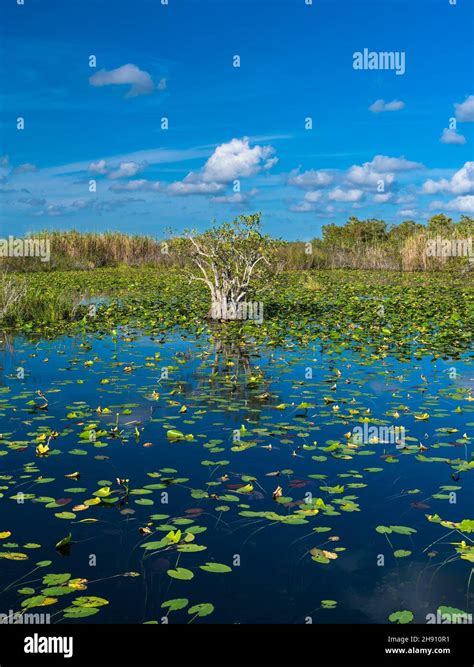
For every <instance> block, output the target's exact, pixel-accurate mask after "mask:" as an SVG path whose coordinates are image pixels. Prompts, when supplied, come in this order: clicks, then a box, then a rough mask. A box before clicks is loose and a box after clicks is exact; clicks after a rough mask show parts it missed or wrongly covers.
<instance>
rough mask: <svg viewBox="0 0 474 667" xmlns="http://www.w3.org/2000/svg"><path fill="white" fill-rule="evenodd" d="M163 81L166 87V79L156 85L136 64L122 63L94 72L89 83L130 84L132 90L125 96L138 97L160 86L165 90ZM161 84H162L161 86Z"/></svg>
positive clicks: (95, 84)
mask: <svg viewBox="0 0 474 667" xmlns="http://www.w3.org/2000/svg"><path fill="white" fill-rule="evenodd" d="M162 81H165V83H164V87H166V80H163V79H162V80H161V81H160V83H159V84H158V86H155V84H154V83H153V79H152V78H151V76H150V75H149V74H148V72H145V71H143V70H141V69H140V68H139V67H137V66H136V65H133V64H131V63H128V64H127V65H122V66H121V67H117V69H112V70H105V69H101V70H100V71H99V72H96V74H93V75H92V76H91V77H89V83H90V84H91V86H97V87H101V86H115V85H119V86H123V85H130V90H129V91H128V93H127V94H126V96H125V97H137V96H138V95H149V94H150V93H152V92H153V90H155V88H159V89H160V90H163V84H162ZM160 85H161V86H162V87H161V88H160Z"/></svg>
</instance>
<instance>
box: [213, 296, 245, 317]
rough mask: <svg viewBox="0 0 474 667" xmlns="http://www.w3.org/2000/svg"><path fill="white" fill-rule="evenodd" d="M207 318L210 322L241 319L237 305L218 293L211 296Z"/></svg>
mask: <svg viewBox="0 0 474 667" xmlns="http://www.w3.org/2000/svg"><path fill="white" fill-rule="evenodd" d="M207 317H208V319H211V320H224V321H233V320H238V319H242V317H241V315H240V307H239V304H238V303H236V302H235V301H234V300H233V299H230V298H229V296H228V295H222V294H220V293H218V292H216V293H214V294H213V295H212V304H211V308H210V310H209V312H208V314H207Z"/></svg>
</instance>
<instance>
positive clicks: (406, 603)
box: [0, 332, 474, 623]
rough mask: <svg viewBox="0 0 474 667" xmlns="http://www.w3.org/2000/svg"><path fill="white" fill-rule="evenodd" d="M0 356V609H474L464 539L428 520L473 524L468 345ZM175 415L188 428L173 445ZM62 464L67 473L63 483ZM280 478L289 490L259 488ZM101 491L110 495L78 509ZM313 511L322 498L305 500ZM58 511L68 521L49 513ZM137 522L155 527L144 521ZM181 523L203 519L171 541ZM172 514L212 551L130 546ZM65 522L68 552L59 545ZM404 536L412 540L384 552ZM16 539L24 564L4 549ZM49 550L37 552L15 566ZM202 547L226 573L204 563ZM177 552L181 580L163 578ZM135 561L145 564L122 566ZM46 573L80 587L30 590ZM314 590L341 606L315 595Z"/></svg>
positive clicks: (163, 348)
mask: <svg viewBox="0 0 474 667" xmlns="http://www.w3.org/2000/svg"><path fill="white" fill-rule="evenodd" d="M157 353H159V354H157ZM86 362H87V363H86ZM89 362H92V364H90V363H89ZM1 363H2V366H3V370H2V389H1V393H0V399H1V402H0V419H1V426H0V430H1V432H2V435H1V437H2V439H1V440H0V455H1V456H0V475H1V478H0V533H2V532H11V536H8V537H4V538H3V539H1V540H0V552H1V554H3V556H2V558H0V590H2V589H4V588H5V587H8V586H9V585H10V584H11V583H12V582H13V581H15V580H16V579H20V578H22V577H24V579H23V578H22V579H20V581H19V582H18V583H17V584H15V585H14V586H12V587H9V588H8V589H7V590H6V591H3V592H2V593H0V613H8V612H9V610H14V611H15V610H21V609H22V602H23V601H25V600H27V599H31V597H34V596H42V597H46V598H48V597H50V598H52V599H53V600H56V601H53V602H51V604H48V605H47V606H33V607H32V609H30V611H35V612H47V613H50V614H51V615H52V622H81V621H80V620H78V621H75V620H74V619H71V618H64V617H63V611H62V610H64V609H65V608H67V607H71V606H74V604H73V600H75V599H76V598H78V597H80V596H97V597H99V598H103V599H104V601H108V604H103V606H100V607H97V608H98V610H99V611H98V612H97V613H95V614H94V615H93V616H91V617H84V622H97V623H110V622H119V623H142V622H144V621H153V620H155V621H156V620H158V621H160V619H161V618H162V617H163V616H165V615H166V610H165V609H162V608H161V605H162V603H163V602H165V601H167V600H170V599H176V598H187V599H188V600H189V605H188V606H187V607H185V608H183V609H181V610H179V611H172V612H170V613H169V616H168V620H169V622H183V623H186V622H188V621H189V620H190V619H191V618H194V616H195V614H194V613H192V614H188V609H189V607H192V606H193V605H196V604H201V603H211V604H212V605H213V606H214V611H213V613H211V614H210V615H207V616H203V617H202V618H200V617H199V616H198V617H197V618H196V619H195V620H194V622H205V623H206V622H209V623H216V622H217V623H264V622H265V623H305V622H309V619H311V620H312V622H313V623H374V622H387V621H388V616H389V615H390V614H392V613H393V612H396V611H399V610H411V611H412V612H413V614H414V616H415V621H417V622H426V620H425V619H426V615H427V614H429V613H436V610H437V608H438V607H439V606H440V605H445V606H450V607H456V608H459V609H461V610H465V611H469V610H472V593H470V594H468V593H467V591H468V579H469V575H470V572H471V568H472V567H474V564H473V562H472V561H469V560H468V559H465V558H460V557H459V555H458V554H457V553H456V546H455V545H453V544H452V543H459V542H461V540H463V539H464V540H466V541H467V544H468V545H469V544H472V542H470V540H469V537H470V535H469V533H466V532H464V533H463V535H461V534H460V533H459V532H458V531H456V530H454V531H453V528H449V527H443V526H441V525H440V524H439V523H436V522H430V521H428V519H427V517H426V515H436V514H437V515H439V517H441V519H442V520H447V521H453V522H460V521H462V520H463V519H472V515H473V512H472V510H473V500H474V493H473V484H472V476H473V474H474V471H473V470H472V469H468V465H466V464H469V463H472V442H473V438H474V429H473V424H474V417H473V410H474V404H473V403H474V402H471V401H470V400H468V399H469V397H470V387H471V386H472V377H473V375H474V371H473V368H472V361H471V360H468V359H467V358H464V359H460V360H456V361H450V360H445V361H442V360H437V361H432V360H431V359H428V358H426V359H421V360H412V361H411V362H410V363H408V362H407V361H405V362H401V361H397V360H396V359H394V358H391V357H387V358H385V359H382V358H377V357H373V358H362V357H360V356H358V354H357V353H355V352H347V351H344V352H343V353H342V356H339V357H336V356H335V355H334V354H333V355H331V354H329V353H327V352H325V351H324V350H323V349H322V348H321V347H320V346H319V345H317V344H316V345H312V346H308V347H306V348H297V347H288V348H286V349H282V348H265V347H259V348H258V349H256V348H252V347H250V346H247V347H245V346H243V345H242V346H240V350H239V349H238V346H226V345H223V344H221V343H219V342H218V343H217V344H216V343H215V342H212V341H210V340H209V339H208V338H207V337H204V336H203V337H201V338H199V339H197V340H196V338H195V337H193V336H188V335H186V334H181V333H180V332H176V334H174V335H173V336H171V337H169V338H168V339H167V340H166V341H163V342H160V341H158V340H151V339H150V338H146V337H136V338H135V337H133V336H130V337H129V338H127V336H126V335H124V334H123V333H120V332H119V335H118V337H116V338H111V337H106V338H103V339H100V338H94V337H90V338H84V339H81V338H67V337H64V338H61V339H57V340H54V341H44V340H41V341H39V342H38V343H35V344H32V343H28V342H26V341H25V340H23V339H15V340H14V341H13V343H12V346H11V347H10V348H9V349H7V350H4V351H3V353H2V359H1ZM19 368H24V372H25V377H24V379H21V375H22V372H21V371H18V369H19ZM164 368H166V369H167V372H168V378H167V379H166V372H165V377H164V378H163V379H161V380H160V377H161V376H162V374H163V369H164ZM422 374H423V375H424V377H425V379H422V378H421V375H422ZM18 375H20V378H19V377H18ZM37 390H40V391H41V392H43V394H44V395H45V396H46V400H47V401H48V409H47V410H46V409H39V408H40V407H41V406H42V405H43V404H44V402H45V399H42V398H41V396H39V395H37V394H36V393H35V392H36V391H37ZM154 391H155V392H156V393H157V394H159V396H157V395H156V394H155V395H153V392H154ZM32 401H33V402H34V404H36V407H35V405H34V404H32V403H31V402H32ZM301 403H307V404H310V407H298V406H300V405H301ZM282 404H283V405H282ZM99 406H100V408H101V409H102V410H103V409H104V408H108V409H109V410H110V413H104V412H102V413H100V412H97V408H98V407H99ZM183 406H185V407H186V410H185V411H184V410H183ZM277 406H278V407H277ZM351 410H352V412H350V411H351ZM394 412H395V413H397V414H398V417H397V416H394V414H393V413H394ZM424 414H427V415H428V418H427V419H424V418H423V419H416V418H415V415H418V416H423V415H424ZM117 415H118V417H117ZM363 419H365V420H367V422H366V423H367V426H373V425H378V426H384V425H385V426H397V425H398V426H399V427H404V428H405V429H406V431H405V441H404V445H405V447H406V449H400V448H399V447H397V444H396V443H395V442H394V441H391V442H385V443H384V442H382V443H381V442H363V443H362V444H359V443H353V438H352V437H349V433H351V432H352V431H353V430H354V428H355V427H357V426H361V427H363V425H364V422H363V421H362V420H363ZM88 425H89V426H90V425H96V426H95V432H96V434H97V435H96V439H95V440H94V438H93V437H92V438H91V437H88V433H87V431H86V433H85V435H84V431H85V429H86V427H87V426H88ZM242 426H244V429H242ZM114 428H116V429H117V430H118V432H120V434H119V435H117V431H116V432H115V433H114V432H113V429H114ZM101 429H102V430H104V431H105V432H106V433H105V434H104V435H100V430H101ZM136 429H137V430H136ZM170 429H177V430H179V431H181V432H182V433H184V434H192V435H193V436H194V439H193V440H178V441H172V440H170V439H169V438H168V437H167V435H166V434H167V431H169V430H170ZM440 429H441V430H440ZM443 429H445V430H443ZM454 429H455V430H454ZM51 431H57V432H58V433H59V435H58V437H56V438H54V439H51V441H50V451H49V453H48V455H46V456H39V457H38V456H37V455H36V448H37V446H38V444H40V443H41V442H43V443H44V442H46V441H47V440H46V439H43V441H41V434H42V433H44V434H45V436H44V438H47V437H48V436H49V435H50V433H51ZM89 432H90V429H89ZM81 434H83V437H81ZM346 434H347V435H346ZM464 436H467V437H464ZM238 437H240V443H251V446H249V447H248V448H244V447H243V446H242V445H239V441H238V440H237V441H236V438H238ZM38 438H40V439H38ZM314 442H316V443H317V446H316V447H315V448H314V449H308V448H307V447H314ZM351 443H352V444H355V446H354V447H348V444H351ZM420 443H421V444H422V445H423V447H426V448H427V449H426V451H425V450H424V449H422V450H421V451H420V449H419V445H420ZM398 444H399V446H400V443H398ZM401 444H403V443H401ZM270 445H271V449H270V448H269V446H270ZM232 448H234V450H232ZM420 455H421V456H420ZM313 457H316V459H315V458H313ZM432 458H437V459H441V460H437V461H430V459H432ZM219 462H221V464H219ZM27 464H29V466H27V468H26V469H25V466H26V465H27ZM463 465H464V467H465V468H466V470H461V471H460V472H459V467H462V466H463ZM471 468H472V466H471ZM74 472H79V473H80V478H79V479H67V478H65V475H66V474H71V473H74ZM276 472H278V473H279V474H278V475H274V476H268V473H276ZM148 473H159V475H157V476H154V477H153V476H150V475H149V474H148ZM224 475H227V476H228V477H225V478H224V479H223V480H222V479H221V478H222V477H223V476H224ZM40 477H42V478H43V479H38V478H40ZM117 478H122V479H128V480H129V482H128V483H126V484H125V485H119V484H118V483H117ZM252 478H255V479H252ZM163 479H164V480H165V481H163ZM175 479H177V480H178V481H177V482H174V480H175ZM249 479H250V481H249ZM248 484H250V485H251V486H250V488H249V489H247V491H246V490H245V486H246V485H248ZM149 485H158V487H160V486H161V488H153V489H147V488H146V487H147V486H149ZM127 486H128V489H129V493H128V494H127V492H126V487H127ZM277 486H280V487H281V489H282V497H283V499H284V502H283V503H282V502H281V499H280V501H278V502H277V501H276V500H274V499H273V498H272V494H273V492H274V491H275V490H276V488H277ZM443 486H448V487H453V488H452V489H441V487H443ZM101 487H110V489H111V493H110V495H109V496H108V497H107V499H108V500H110V499H112V500H115V499H118V500H117V502H115V503H114V504H109V503H108V504H104V503H103V502H100V503H99V504H96V505H91V506H88V507H87V505H86V507H87V508H86V509H83V510H82V509H81V510H77V511H74V509H73V508H74V507H76V506H78V505H79V506H84V502H85V501H87V500H90V499H93V498H94V495H93V494H94V492H96V491H97V490H98V489H100V488H101ZM241 487H244V490H243V491H239V488H241ZM252 487H253V488H252ZM321 487H323V488H322V489H321ZM341 487H343V488H341ZM77 489H84V490H83V491H79V492H76V490H77ZM140 490H144V493H140ZM137 491H138V493H137ZM19 492H23V493H24V494H26V496H25V497H24V499H23V500H24V501H23V502H22V497H21V496H18V495H17V494H18V493H19ZM28 494H30V495H28ZM163 494H164V495H163ZM450 494H452V495H450ZM212 495H214V497H209V496H212ZM12 496H13V497H14V498H12ZM222 496H224V498H222ZM433 496H438V497H433ZM96 498H97V497H96ZM319 498H320V499H322V503H321V502H319V504H317V503H318V501H317V499H319ZM143 501H145V502H143ZM305 501H306V502H305ZM311 503H312V504H311ZM48 505H49V507H48ZM312 507H313V508H314V507H316V508H319V513H318V514H314V515H304V514H302V513H301V510H305V509H308V508H312ZM62 512H73V514H75V517H71V518H61V517H58V516H56V515H57V514H59V515H61V513H62ZM242 512H244V513H245V512H272V513H277V514H278V515H280V516H281V517H293V520H294V519H297V521H295V523H294V524H293V523H292V520H291V519H290V521H281V520H277V521H274V520H272V515H269V516H270V518H265V517H261V516H253V515H250V516H248V515H247V516H246V515H245V514H244V515H242V514H241V513H242ZM155 515H167V517H166V518H157V519H156V518H155V519H153V518H150V517H152V516H155ZM68 516H69V515H66V517H68ZM84 519H95V520H96V521H94V522H90V523H88V522H82V523H81V521H82V520H84ZM302 519H304V521H305V522H304V523H300V522H299V521H300V520H302ZM147 524H149V526H148V527H149V528H150V530H151V531H152V532H151V534H150V535H142V534H141V533H140V531H139V528H140V527H141V528H144V527H146V526H147ZM381 525H382V526H387V527H389V526H402V527H408V528H411V529H414V531H416V532H412V531H408V532H409V534H403V532H402V533H399V532H398V533H397V532H394V531H392V532H390V533H388V534H387V536H385V535H384V534H382V533H380V532H377V531H376V530H375V529H376V527H377V526H381ZM190 527H192V528H193V529H194V528H195V527H200V528H205V529H206V530H205V531H201V532H199V528H198V530H197V531H196V534H195V539H194V541H192V542H191V541H189V542H185V541H184V537H185V536H186V532H185V531H186V529H188V528H190ZM320 528H323V529H324V528H327V529H329V530H326V531H325V532H324V531H319V529H320ZM178 529H180V530H181V537H180V538H179V544H180V545H183V544H198V545H202V546H203V547H206V549H205V550H202V551H196V552H192V553H187V552H182V553H180V552H179V551H177V550H176V549H177V546H176V545H174V544H170V545H169V546H168V547H167V548H162V549H157V550H156V552H155V551H154V550H145V549H144V548H142V545H144V544H146V543H147V542H152V541H158V540H161V539H163V538H164V537H165V535H167V534H169V532H170V530H173V531H174V530H178ZM315 529H317V530H315ZM318 531H319V532H318ZM450 531H453V532H450ZM69 533H71V534H72V544H71V546H70V548H69V549H67V550H66V551H57V550H55V544H56V543H57V542H58V541H59V540H61V539H62V538H64V537H65V536H66V535H68V534H69ZM445 536H446V537H445ZM332 538H334V539H332ZM336 538H337V539H336ZM387 538H388V539H387ZM189 539H191V538H189ZM436 540H438V542H437V543H436V544H432V543H433V542H435V541H436ZM389 541H390V543H391V545H392V546H391V545H390V544H389ZM31 543H33V544H37V545H40V546H39V547H37V548H31V547H30V546H29V545H30V544H31ZM25 545H28V546H27V547H25ZM430 545H432V546H430ZM392 547H393V548H392ZM313 548H319V549H321V550H325V551H329V552H330V557H329V558H328V559H327V558H326V557H325V556H323V559H326V560H329V562H317V561H315V560H313V559H312V554H311V553H309V552H310V550H311V549H313ZM339 549H341V550H339ZM342 549H343V550H342ZM336 550H339V551H336ZM399 550H402V552H405V553H406V552H411V553H408V554H406V555H402V556H400V557H395V556H394V551H399ZM11 553H22V554H25V556H28V559H26V558H25V559H23V560H10V559H9V558H5V556H4V555H5V554H11ZM320 555H321V554H320ZM145 556H146V558H144V557H145ZM335 556H337V557H335ZM21 558H23V557H21ZM44 560H51V561H52V563H51V565H48V566H45V567H42V568H39V569H37V570H36V571H34V572H33V573H32V574H30V575H28V576H25V575H27V574H28V573H29V572H30V571H31V570H33V569H34V568H35V567H36V566H35V563H37V562H40V561H44ZM213 562H215V563H221V564H225V565H227V566H230V567H231V568H232V571H231V572H224V573H215V572H209V571H206V570H202V569H201V567H200V566H202V565H205V564H206V563H213ZM177 563H178V567H182V568H185V569H186V570H189V571H190V572H192V573H193V575H194V576H193V578H192V579H190V580H179V579H174V578H172V577H170V576H169V574H168V573H167V572H168V571H169V570H173V569H174V568H175V567H176V564H177ZM130 572H134V573H138V574H139V576H122V575H124V573H130ZM51 573H52V574H61V573H70V574H71V578H72V579H75V578H84V579H87V580H88V582H89V583H88V584H87V588H86V589H85V590H67V591H66V592H64V591H59V593H62V592H64V594H59V595H54V594H52V593H51V594H48V593H47V592H46V593H44V594H43V593H42V591H43V590H44V589H45V588H47V585H46V584H45V583H44V582H43V581H42V578H43V577H45V576H46V575H48V574H51ZM471 589H474V584H473V585H472V586H471ZM18 590H20V591H22V592H20V593H18V592H17V591H18ZM32 590H33V591H34V592H32ZM25 591H26V592H25ZM322 600H331V601H334V603H337V604H334V603H331V604H330V605H329V606H332V607H333V608H329V609H328V608H322V607H324V606H328V604H326V605H321V601H322ZM37 602H38V603H39V604H41V603H42V600H41V598H40V599H39V601H37ZM469 607H471V609H469ZM23 608H24V607H23Z"/></svg>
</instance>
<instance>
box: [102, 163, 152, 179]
mask: <svg viewBox="0 0 474 667" xmlns="http://www.w3.org/2000/svg"><path fill="white" fill-rule="evenodd" d="M145 166H146V165H145V164H143V163H142V164H139V163H138V162H121V163H120V165H119V167H118V169H116V170H115V171H112V172H110V174H109V178H112V179H115V178H127V177H130V176H135V175H136V174H138V172H139V171H142V170H143V169H144V167H145Z"/></svg>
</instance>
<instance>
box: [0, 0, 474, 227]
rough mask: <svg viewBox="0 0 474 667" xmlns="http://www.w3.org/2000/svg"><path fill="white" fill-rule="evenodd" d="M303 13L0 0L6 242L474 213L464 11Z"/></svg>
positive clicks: (470, 8) (366, 2)
mask: <svg viewBox="0 0 474 667" xmlns="http://www.w3.org/2000/svg"><path fill="white" fill-rule="evenodd" d="M20 1H21V0H20ZM306 2H308V0H168V5H162V4H161V0H133V1H132V0H68V1H67V2H63V0H25V4H24V5H17V4H16V0H10V2H9V3H8V6H7V3H5V4H4V6H3V7H2V11H3V15H4V16H3V21H2V28H1V34H0V38H1V42H2V53H1V58H0V69H1V80H2V83H3V85H2V92H1V95H0V101H1V104H0V154H2V155H3V158H2V160H1V163H0V191H1V192H0V194H1V200H0V201H1V202H2V203H1V204H0V230H1V233H2V236H5V235H7V234H10V233H12V234H21V233H24V232H27V231H32V230H38V229H46V228H59V229H70V228H76V229H81V230H90V231H104V230H108V229H116V230H121V231H127V232H142V233H147V234H153V235H156V236H158V237H162V236H163V235H164V233H165V230H166V229H167V228H170V227H171V228H173V229H174V230H177V231H179V230H182V229H184V228H197V229H204V228H205V227H206V226H207V225H208V224H209V223H210V221H211V220H212V219H214V218H215V219H217V220H219V221H220V220H224V219H229V218H232V217H234V216H235V215H238V214H240V213H247V212H254V211H261V212H262V213H263V220H264V224H265V227H266V230H267V231H269V232H271V233H273V234H274V235H276V236H281V237H284V238H288V239H295V238H300V239H303V240H306V239H310V238H313V237H314V236H317V235H319V233H320V230H321V226H322V225H323V224H327V223H329V222H335V223H338V224H342V223H344V222H345V220H347V218H348V217H349V216H351V215H357V216H358V217H361V218H366V217H380V218H383V219H385V220H386V221H387V222H389V223H395V222H399V221H401V220H403V219H409V218H411V219H415V220H418V221H420V222H424V221H426V220H427V218H428V217H430V216H431V215H433V214H434V213H439V212H445V213H447V214H449V215H452V216H453V217H454V218H456V219H457V218H458V217H459V216H460V215H461V214H462V213H464V214H467V215H469V214H471V215H473V214H474V162H473V160H474V152H473V145H474V144H473V142H474V136H473V134H474V133H473V121H474V73H473V62H474V59H473V57H472V55H473V53H472V50H473V47H472V44H473V32H474V28H473V18H474V5H473V4H472V2H469V1H468V0H457V1H456V3H455V4H451V3H452V2H454V0H416V1H415V0H384V1H382V0H357V1H356V0H313V2H312V4H306ZM364 49H367V50H368V52H372V53H373V54H375V56H374V58H373V59H372V63H373V65H374V68H373V69H362V70H361V69H354V67H353V64H354V53H356V52H363V51H364ZM381 52H384V53H389V54H393V58H394V60H393V61H391V60H389V59H387V61H385V65H384V61H382V60H381V59H379V60H377V58H378V54H380V53H381ZM397 54H398V56H397ZM91 55H93V56H95V57H96V67H90V66H89V58H90V56H91ZM236 55H238V56H239V57H240V67H234V66H233V65H234V60H233V59H234V56H236ZM396 57H398V58H400V59H401V58H402V57H403V58H404V72H403V73H400V74H397V71H396V69H393V68H392V69H384V68H383V67H384V66H387V64H388V66H390V65H391V66H392V67H395V63H396V62H399V63H401V62H402V61H401V60H399V61H396V60H395V58H396ZM375 66H377V67H378V68H377V69H375ZM399 71H400V72H401V68H400V67H399ZM19 117H22V118H24V123H25V127H24V129H17V118H19ZM162 118H167V119H168V129H162ZM308 118H311V119H312V129H306V128H305V119H308ZM306 124H308V123H306ZM91 181H95V187H96V191H95V192H94V191H93V189H94V185H92V186H91ZM91 187H92V191H91Z"/></svg>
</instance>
